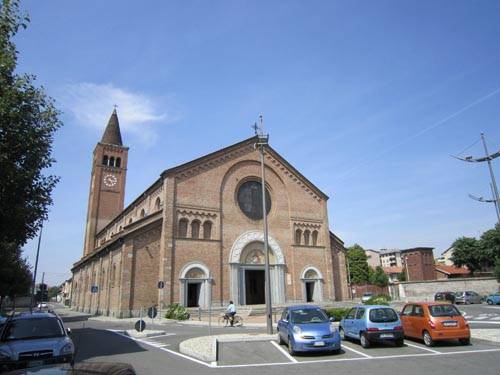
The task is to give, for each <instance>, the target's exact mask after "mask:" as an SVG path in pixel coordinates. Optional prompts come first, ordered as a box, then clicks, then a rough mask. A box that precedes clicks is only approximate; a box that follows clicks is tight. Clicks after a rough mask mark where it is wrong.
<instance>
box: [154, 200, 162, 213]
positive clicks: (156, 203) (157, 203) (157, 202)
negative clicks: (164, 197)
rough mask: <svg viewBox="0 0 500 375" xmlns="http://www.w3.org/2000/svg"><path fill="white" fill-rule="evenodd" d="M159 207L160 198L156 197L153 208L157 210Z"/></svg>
mask: <svg viewBox="0 0 500 375" xmlns="http://www.w3.org/2000/svg"><path fill="white" fill-rule="evenodd" d="M160 208H161V199H160V197H157V198H156V200H155V210H156V211H159V210H160Z"/></svg>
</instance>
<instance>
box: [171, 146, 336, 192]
mask: <svg viewBox="0 0 500 375" xmlns="http://www.w3.org/2000/svg"><path fill="white" fill-rule="evenodd" d="M257 139H258V137H257V136H253V137H250V138H247V139H245V140H243V141H241V142H238V143H235V144H233V145H231V146H228V147H224V148H222V149H220V150H217V151H215V152H212V153H210V154H207V155H204V156H202V157H199V158H197V159H194V160H192V161H190V162H187V163H184V164H180V165H177V166H175V167H172V168H169V169H166V170H164V171H163V173H162V174H161V175H162V176H165V175H171V174H174V173H178V172H180V171H183V170H185V169H188V168H192V167H194V166H196V165H199V164H201V163H204V162H205V161H207V160H208V159H212V158H217V157H218V156H221V155H224V154H226V153H228V152H230V151H232V150H235V149H238V148H240V147H244V146H247V145H251V144H255V143H256V141H257ZM266 153H269V154H271V155H272V156H273V157H274V158H277V159H279V160H280V162H281V163H283V164H284V165H285V166H286V167H287V168H288V169H289V170H290V171H292V172H293V173H294V174H295V175H296V176H297V177H299V178H300V179H301V180H302V181H304V183H305V184H307V185H308V186H309V188H310V189H311V190H313V191H315V192H316V193H317V194H318V195H319V196H321V197H323V198H324V199H328V196H327V195H326V194H325V193H323V192H322V191H321V190H320V189H319V188H318V187H317V186H316V185H314V184H313V183H312V182H311V181H309V180H308V179H307V178H306V177H305V176H304V175H302V173H300V172H299V171H298V170H297V169H295V168H294V167H293V166H292V165H291V164H290V163H288V161H287V160H286V159H285V158H284V157H282V156H281V155H280V154H278V152H276V150H274V149H273V148H272V147H271V146H269V145H268V146H267V147H266Z"/></svg>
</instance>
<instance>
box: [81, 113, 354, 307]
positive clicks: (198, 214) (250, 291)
mask: <svg viewBox="0 0 500 375" xmlns="http://www.w3.org/2000/svg"><path fill="white" fill-rule="evenodd" d="M255 143H256V137H252V138H249V139H246V140H244V141H242V142H239V143H236V144H234V145H231V146H229V147H226V148H223V149H221V150H218V151H216V152H213V153H211V154H208V155H205V156H203V157H201V158H198V159H196V160H193V161H190V162H188V163H185V164H182V165H179V166H176V167H174V168H170V169H167V170H165V171H164V172H162V173H161V175H160V177H159V178H158V179H157V180H156V181H154V182H153V183H152V184H151V186H149V187H148V188H147V189H146V190H145V191H144V192H143V193H142V194H141V195H140V196H139V197H137V198H136V199H135V200H134V201H133V202H132V203H131V204H129V205H128V206H127V207H126V208H124V207H123V205H124V193H125V183H126V172H127V157H128V151H129V150H128V148H127V147H124V146H123V144H122V138H121V134H120V127H119V122H118V116H117V114H116V111H114V112H113V114H112V115H111V118H110V120H109V122H108V125H107V127H106V129H105V132H104V135H103V137H102V139H101V141H100V142H99V143H97V145H96V148H95V150H94V154H93V160H92V174H91V182H90V193H89V202H88V213H87V221H86V231H85V244H84V249H83V257H82V258H81V259H80V260H79V261H78V262H76V263H75V264H74V266H73V269H72V272H73V287H72V288H73V298H72V307H73V308H75V309H77V310H80V311H85V312H89V313H98V314H105V315H112V316H118V317H127V316H131V315H137V314H138V312H139V310H140V309H141V308H148V307H150V306H153V305H159V306H161V307H165V306H168V305H170V304H172V303H180V304H181V305H184V306H188V307H195V306H200V307H202V308H207V307H208V305H209V301H212V305H213V306H221V305H226V304H227V303H228V301H229V300H233V301H235V303H236V304H238V305H251V304H263V303H264V271H263V270H264V253H263V238H264V236H263V232H262V221H263V220H262V217H263V212H262V205H261V199H262V186H261V185H260V159H259V151H258V150H257V149H256V148H255V147H254V146H255ZM265 166H266V195H267V197H268V199H267V201H268V213H267V217H268V223H269V245H270V263H271V273H270V277H271V288H272V301H273V304H275V305H282V304H286V303H302V302H315V303H328V302H332V301H334V300H341V299H345V298H348V290H347V281H346V280H347V277H346V267H345V250H344V246H343V243H342V241H341V240H340V239H339V238H338V237H336V236H335V235H334V234H333V233H331V232H330V230H329V223H328V210H327V200H328V197H327V196H326V195H325V194H324V193H322V192H321V191H320V190H319V189H318V188H317V187H316V186H314V185H313V184H312V183H311V182H310V181H309V180H307V179H306V178H305V177H304V176H302V174H300V172H298V171H297V170H296V169H295V168H294V167H293V166H291V165H290V164H289V163H288V162H287V161H286V160H285V159H284V158H283V157H281V156H280V155H279V154H278V153H277V152H276V151H274V150H273V149H272V148H271V147H269V146H268V147H266V150H265ZM259 207H260V208H259ZM159 284H160V286H162V288H159Z"/></svg>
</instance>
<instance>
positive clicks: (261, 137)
mask: <svg viewBox="0 0 500 375" xmlns="http://www.w3.org/2000/svg"><path fill="white" fill-rule="evenodd" d="M254 130H255V134H256V135H257V143H256V144H255V147H256V148H258V149H259V151H260V168H261V180H262V181H261V182H262V218H263V227H264V228H263V230H264V254H265V266H264V269H265V279H266V290H265V298H266V323H267V324H266V325H267V333H268V334H272V333H273V321H272V302H271V277H270V269H269V239H268V233H267V232H268V231H267V207H266V173H265V166H264V148H265V147H266V146H267V145H268V143H269V135H268V134H264V130H263V121H262V116H259V125H257V124H255V125H254Z"/></svg>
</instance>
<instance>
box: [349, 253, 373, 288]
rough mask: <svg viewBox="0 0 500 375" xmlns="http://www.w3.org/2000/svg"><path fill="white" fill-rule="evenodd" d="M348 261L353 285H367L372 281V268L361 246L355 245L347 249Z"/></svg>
mask: <svg viewBox="0 0 500 375" xmlns="http://www.w3.org/2000/svg"><path fill="white" fill-rule="evenodd" d="M347 261H348V262H349V271H350V276H351V283H352V284H366V283H368V282H369V281H370V267H369V266H368V260H367V257H366V254H365V250H364V249H363V248H362V247H361V246H359V245H358V244H354V245H353V246H351V247H348V248H347Z"/></svg>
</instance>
